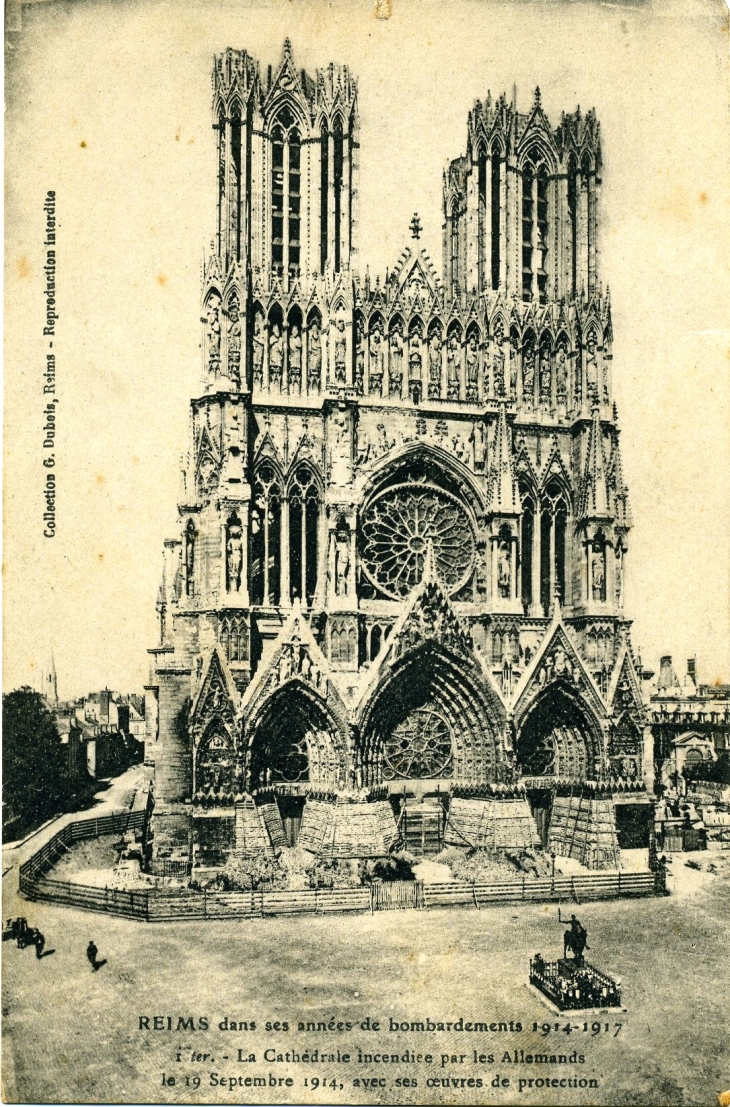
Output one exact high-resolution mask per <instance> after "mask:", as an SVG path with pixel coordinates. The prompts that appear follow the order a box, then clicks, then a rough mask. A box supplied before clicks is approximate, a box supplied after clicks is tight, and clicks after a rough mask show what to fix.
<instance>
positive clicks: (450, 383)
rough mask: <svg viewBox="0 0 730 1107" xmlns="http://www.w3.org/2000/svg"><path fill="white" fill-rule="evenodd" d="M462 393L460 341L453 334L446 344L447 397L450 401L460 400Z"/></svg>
mask: <svg viewBox="0 0 730 1107" xmlns="http://www.w3.org/2000/svg"><path fill="white" fill-rule="evenodd" d="M460 391H461V381H460V379H459V339H458V338H457V337H456V335H455V334H453V333H452V334H450V335H449V338H448V342H447V343H446V395H447V397H448V399H449V400H458V399H459V393H460Z"/></svg>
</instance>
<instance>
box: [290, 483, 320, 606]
mask: <svg viewBox="0 0 730 1107" xmlns="http://www.w3.org/2000/svg"><path fill="white" fill-rule="evenodd" d="M319 502H320V497H319V490H318V488H317V484H316V481H315V478H314V473H313V471H312V469H311V468H310V467H309V466H308V465H301V466H300V467H299V468H298V469H297V471H296V473H295V475H294V479H293V481H292V483H291V486H290V488H289V574H290V581H291V599H292V601H294V600H295V599H300V600H301V601H302V604H303V605H304V606H306V607H310V606H311V604H312V602H313V600H314V594H315V592H316V590H317V561H318V547H319V542H318V531H319Z"/></svg>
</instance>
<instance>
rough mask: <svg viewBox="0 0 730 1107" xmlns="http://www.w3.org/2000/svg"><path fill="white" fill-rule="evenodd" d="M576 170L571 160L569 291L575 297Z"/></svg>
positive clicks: (576, 272)
mask: <svg viewBox="0 0 730 1107" xmlns="http://www.w3.org/2000/svg"><path fill="white" fill-rule="evenodd" d="M577 178H578V170H577V169H576V165H575V162H574V161H573V160H572V159H571V162H570V168H569V170H568V216H569V218H570V291H571V295H573V296H575V294H576V292H577V281H578V181H577Z"/></svg>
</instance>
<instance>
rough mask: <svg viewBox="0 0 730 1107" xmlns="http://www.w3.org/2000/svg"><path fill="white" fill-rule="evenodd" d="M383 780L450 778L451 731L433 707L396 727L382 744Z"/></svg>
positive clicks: (412, 714) (411, 714)
mask: <svg viewBox="0 0 730 1107" xmlns="http://www.w3.org/2000/svg"><path fill="white" fill-rule="evenodd" d="M383 758H384V763H383V776H384V777H385V779H386V780H393V779H394V778H395V777H411V778H418V777H434V776H450V775H451V760H452V751H451V727H450V726H449V724H448V723H447V722H446V719H444V718H443V716H442V715H439V713H438V712H437V711H434V709H433V708H432V707H419V708H417V709H416V710H415V711H412V712H411V713H410V715H409V716H408V717H407V718H406V719H404V720H403V722H402V723H399V724H398V726H397V727H395V728H394V730H393V731H392V732H391V734H390V736H389V737H388V738H386V740H385V742H384V744H383Z"/></svg>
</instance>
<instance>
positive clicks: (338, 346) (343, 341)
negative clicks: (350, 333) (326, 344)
mask: <svg viewBox="0 0 730 1107" xmlns="http://www.w3.org/2000/svg"><path fill="white" fill-rule="evenodd" d="M335 380H336V382H337V383H338V384H346V383H347V336H346V334H345V323H344V320H342V319H338V320H337V330H336V332H335Z"/></svg>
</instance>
